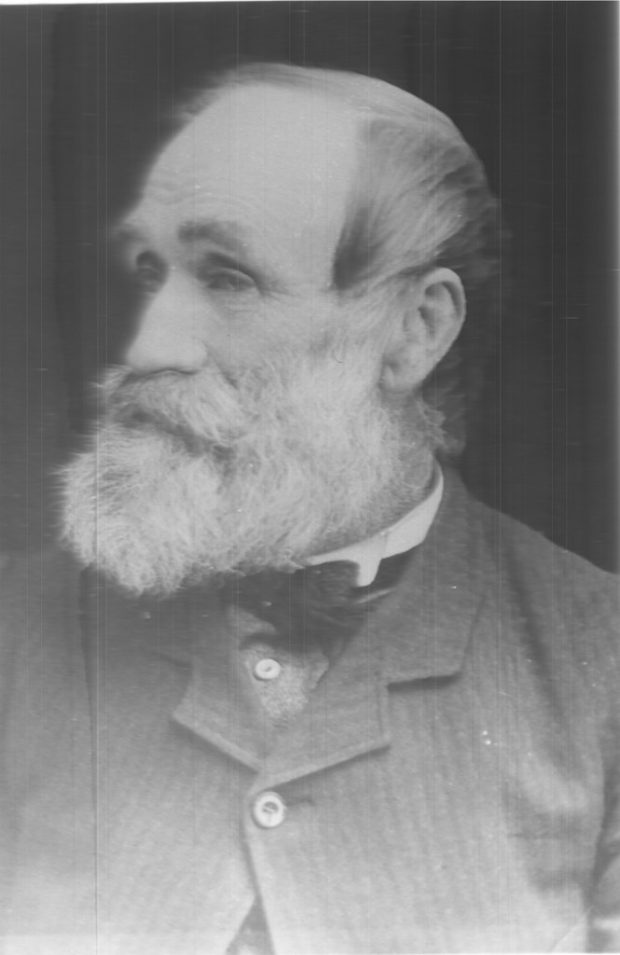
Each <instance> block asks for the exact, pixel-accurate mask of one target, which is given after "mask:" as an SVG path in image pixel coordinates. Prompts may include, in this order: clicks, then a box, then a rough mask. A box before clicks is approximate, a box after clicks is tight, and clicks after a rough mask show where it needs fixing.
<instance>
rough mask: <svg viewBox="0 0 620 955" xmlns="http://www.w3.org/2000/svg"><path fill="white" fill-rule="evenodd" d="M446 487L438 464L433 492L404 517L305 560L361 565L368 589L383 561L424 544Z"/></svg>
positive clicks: (308, 562)
mask: <svg viewBox="0 0 620 955" xmlns="http://www.w3.org/2000/svg"><path fill="white" fill-rule="evenodd" d="M443 485H444V481H443V474H442V471H441V468H440V467H439V465H435V471H434V473H433V479H432V481H431V487H430V491H429V492H428V494H427V496H426V497H425V498H424V500H423V501H421V502H420V503H419V504H417V505H416V506H415V507H414V508H412V509H411V510H410V511H408V512H407V514H405V515H404V517H401V518H400V520H398V521H396V522H395V523H394V524H390V526H389V527H386V528H384V529H383V530H381V531H379V532H378V533H377V534H373V535H372V537H368V538H366V539H365V540H363V541H359V542H357V543H355V544H349V545H348V546H347V547H340V548H339V549H338V550H333V551H330V552H329V553H328V554H318V555H316V556H314V557H309V558H308V559H307V560H306V561H305V563H306V565H307V566H309V567H311V566H314V565H316V564H328V563H331V562H333V561H340V560H345V561H349V562H350V563H353V564H356V565H357V586H358V587H367V586H368V585H369V584H371V583H372V582H373V580H374V579H375V577H376V576H377V571H378V569H379V564H380V563H381V561H382V560H385V558H386V557H395V556H396V555H397V554H404V553H406V552H407V551H408V550H412V548H414V547H418V546H419V545H420V544H421V543H422V542H423V541H424V539H425V538H426V535H427V534H428V531H429V529H430V527H431V525H432V523H433V521H434V520H435V516H436V514H437V511H438V510H439V506H440V504H441V499H442V496H443Z"/></svg>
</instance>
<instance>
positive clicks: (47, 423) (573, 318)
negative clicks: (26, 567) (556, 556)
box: [0, 0, 618, 568]
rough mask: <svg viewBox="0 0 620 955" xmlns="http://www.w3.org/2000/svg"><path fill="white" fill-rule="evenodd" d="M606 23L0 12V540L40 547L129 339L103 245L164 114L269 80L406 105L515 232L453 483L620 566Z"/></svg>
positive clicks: (348, 10)
mask: <svg viewBox="0 0 620 955" xmlns="http://www.w3.org/2000/svg"><path fill="white" fill-rule="evenodd" d="M616 20H617V9H616V5H615V4H614V3H607V2H602V3H599V2H574V3H573V2H570V3H562V2H556V3H547V2H523V3H521V2H510V3H502V2H481V3H475V2H472V3H469V2H457V3H452V2H442V3H434V2H423V3H407V2H402V3H391V2H383V0H380V2H370V3H359V2H344V3H339V2H329V3H327V2H318V3H317V2H307V3H302V2H293V3H191V4H182V3H176V4H140V5H109V6H107V5H93V6H90V5H78V6H65V7H60V6H59V7H32V6H31V7H5V8H2V9H0V136H1V137H2V138H1V150H0V276H1V279H2V285H1V290H0V309H1V311H0V320H1V322H2V332H1V338H0V345H1V347H2V352H1V354H0V424H1V426H2V434H3V440H2V445H1V447H0V455H1V456H0V465H1V468H2V483H1V485H0V521H1V526H2V534H3V545H4V546H5V547H9V548H17V549H23V548H26V547H38V546H40V544H41V543H42V542H43V543H45V542H46V541H47V540H48V539H49V538H50V536H51V534H52V527H51V524H52V521H51V518H50V514H51V513H52V508H51V500H50V496H49V493H48V491H47V488H48V485H49V482H48V481H47V480H46V478H45V475H46V473H47V471H48V470H49V468H50V466H51V465H53V464H55V463H56V462H57V461H58V460H60V459H61V458H62V456H63V454H65V453H66V449H67V448H68V447H69V446H70V445H71V441H72V435H73V434H75V432H76V431H79V429H80V428H81V427H82V426H83V423H84V408H85V404H84V386H85V382H86V381H88V380H89V379H90V378H91V377H92V375H93V373H94V372H95V370H96V368H97V367H98V366H99V365H101V364H102V363H103V362H105V361H107V360H109V359H110V358H112V359H113V358H114V357H115V356H116V355H117V354H118V348H119V346H120V344H121V343H122V341H123V339H124V338H125V337H126V335H127V327H128V326H127V313H128V297H127V290H126V289H124V288H123V285H122V282H121V281H120V280H119V278H118V276H116V275H115V274H114V267H113V264H112V263H111V262H110V261H109V260H108V251H107V244H106V241H105V224H106V223H107V222H108V221H109V220H110V218H113V217H114V216H115V215H116V214H117V213H118V212H119V211H120V210H122V208H123V207H124V206H125V205H126V204H127V203H128V202H129V201H130V199H131V196H132V194H133V192H134V190H135V187H136V184H137V182H139V179H140V174H141V170H142V168H143V164H144V162H145V160H146V159H147V158H148V157H149V155H150V154H151V153H152V150H153V148H154V147H156V146H157V144H158V143H159V142H160V141H161V138H162V136H163V134H164V123H163V116H164V111H165V110H166V109H167V108H168V105H169V103H170V101H171V100H172V99H174V97H175V96H176V95H178V94H181V93H183V92H184V91H186V90H187V89H188V87H192V86H194V85H195V84H196V83H197V82H199V80H200V77H201V76H202V75H203V74H204V73H205V72H206V71H207V70H208V69H209V68H210V67H212V66H214V65H217V64H218V63H221V62H224V63H226V64H230V63H231V62H234V61H235V59H236V58H237V57H242V58H244V59H248V58H260V59H276V60H283V61H290V62H294V63H300V64H304V63H307V64H312V65H325V66H335V67H343V68H348V69H353V70H357V71H359V72H370V73H371V74H373V75H377V76H380V77H382V78H384V79H387V80H390V81H392V82H395V83H397V84H399V85H402V86H403V87H405V88H406V89H409V90H411V91H412V92H414V93H416V94H418V95H420V96H422V97H423V98H425V99H427V100H429V101H431V102H432V103H434V104H436V105H437V106H438V107H439V108H440V109H442V110H444V111H445V112H447V113H448V114H449V115H450V116H451V117H452V118H453V119H454V120H455V122H456V123H457V125H458V126H459V127H460V128H461V130H462V131H463V133H464V135H465V137H466V139H467V140H468V141H469V142H470V143H471V144H472V145H473V146H474V148H475V149H476V151H477V152H478V154H479V155H480V156H481V158H482V159H483V161H484V163H485V165H486V168H487V170H488V174H489V178H490V181H491V184H492V187H493V189H494V191H495V192H496V193H497V194H498V195H499V196H500V198H501V200H502V203H503V208H504V213H505V219H506V221H507V223H508V226H509V228H510V230H511V232H512V236H513V240H512V252H511V265H510V270H509V271H508V268H507V271H506V276H507V277H508V274H509V273H510V277H511V281H512V286H513V294H512V298H511V302H510V307H509V308H508V309H507V310H506V311H505V312H504V314H503V315H502V317H501V321H500V323H499V326H498V327H499V348H498V351H497V354H496V356H495V357H494V358H493V359H492V361H491V362H490V364H489V368H488V376H487V384H486V390H485V393H484V400H483V406H482V410H481V414H480V418H479V420H478V421H477V423H476V425H475V427H474V428H473V430H472V433H471V435H470V440H469V447H468V450H467V452H466V454H465V456H464V458H463V460H462V462H461V468H462V471H463V474H464V476H465V478H466V480H467V482H468V484H469V486H470V487H471V488H472V490H473V491H474V492H475V493H476V494H477V495H478V496H479V497H481V498H482V499H484V500H486V501H488V502H490V503H492V504H494V505H495V506H498V507H500V508H501V509H503V510H504V511H506V512H508V513H510V514H513V515H514V516H516V517H518V518H520V519H521V520H524V521H525V522H526V523H528V524H530V525H531V526H533V527H535V528H537V529H539V530H541V531H543V532H544V533H546V534H547V535H548V536H549V537H551V538H552V539H553V540H555V541H557V542H558V543H560V544H562V545H564V546H566V547H568V548H570V549H572V550H575V551H577V552H578V553H581V554H583V555H585V556H586V557H588V558H589V559H590V560H593V561H594V562H596V563H598V564H600V565H601V566H604V567H607V568H615V567H617V551H616V539H617V494H616V473H617V467H616V454H617V450H616V448H617V436H616V428H617V417H616V377H617V354H616V329H615V316H616V311H615V309H616V298H615V280H614V270H615V267H616V254H617V250H616V245H615V225H616V201H617V194H616V179H615V176H616V161H617V135H618V130H617V118H616V84H615V67H616V50H615V38H616Z"/></svg>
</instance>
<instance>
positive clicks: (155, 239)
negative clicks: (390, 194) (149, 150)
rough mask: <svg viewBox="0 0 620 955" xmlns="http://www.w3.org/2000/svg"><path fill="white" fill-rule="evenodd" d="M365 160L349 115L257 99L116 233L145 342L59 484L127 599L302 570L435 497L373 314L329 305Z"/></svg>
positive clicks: (170, 152)
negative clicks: (138, 302)
mask: <svg viewBox="0 0 620 955" xmlns="http://www.w3.org/2000/svg"><path fill="white" fill-rule="evenodd" d="M355 149H356V147H355V124H354V122H353V119H352V118H351V116H350V115H349V113H348V112H347V111H346V110H344V109H343V108H342V107H341V106H337V105H335V104H334V103H332V102H331V100H330V101H329V102H328V101H326V100H325V99H323V98H319V97H314V96H310V95H309V94H305V93H303V94H302V93H299V92H298V91H289V90H280V89H276V88H268V87H252V88H243V89H240V90H237V91H234V92H231V93H228V94H226V95H225V96H224V97H223V98H222V99H220V100H218V101H217V102H216V103H215V104H214V105H212V106H211V107H209V108H208V110H207V111H206V112H205V113H203V114H202V115H201V116H199V117H198V118H197V119H196V120H194V121H193V122H192V123H191V124H190V125H189V126H188V127H186V128H185V130H184V131H183V132H182V133H181V134H180V135H179V136H178V137H177V139H175V140H174V141H173V142H172V143H171V144H170V145H169V146H168V147H167V148H166V149H165V150H164V152H163V153H162V154H161V155H160V157H159V159H158V160H157V162H156V163H155V165H154V167H153V169H152V171H151V173H150V176H149V177H148V179H147V181H146V184H145V188H144V192H143V196H142V199H141V201H140V203H139V205H138V207H137V209H136V210H135V211H134V212H133V213H132V214H131V216H130V217H129V219H128V221H127V223H126V226H125V229H124V232H125V235H126V239H127V248H126V255H127V261H128V263H129V266H130V268H132V269H133V270H134V271H135V272H136V274H137V276H138V278H139V279H140V280H141V281H142V283H143V284H144V288H145V300H144V306H143V309H142V313H141V315H140V316H139V322H138V328H137V331H136V336H135V338H134V340H133V342H132V343H131V345H130V346H129V349H128V351H127V355H126V367H125V368H123V369H120V370H118V371H115V372H112V373H109V374H108V378H107V381H106V382H105V383H104V387H103V392H102V394H103V401H102V408H103V413H102V417H101V421H100V422H99V426H98V429H97V431H96V433H95V435H94V436H93V438H92V443H91V446H90V448H89V449H88V450H86V451H84V452H82V453H81V454H80V455H78V456H77V457H76V458H75V459H74V461H73V462H72V463H71V464H70V465H69V466H68V467H67V469H66V473H65V479H64V499H65V507H64V529H65V537H66V538H67V540H68V541H69V543H70V545H71V546H72V548H73V549H74V550H75V551H76V552H77V554H78V556H79V557H80V558H81V559H82V560H83V561H84V562H85V563H95V564H96V565H97V566H99V567H100V569H102V570H103V571H104V572H106V573H108V574H109V575H110V576H111V577H113V578H115V579H116V580H117V581H119V582H120V583H122V584H123V585H124V586H125V587H127V588H129V589H130V590H132V591H134V592H138V593H140V592H145V591H151V592H159V593H171V592H173V591H175V590H176V589H178V588H179V587H180V586H182V585H183V584H184V583H188V582H203V581H205V580H208V579H209V578H210V577H212V576H214V575H221V574H225V573H229V572H231V571H235V570H239V569H241V570H243V571H251V570H255V569H260V568H263V567H266V566H269V567H290V566H293V565H294V564H295V562H296V561H299V560H302V559H303V558H304V557H305V556H310V555H311V554H316V553H320V552H321V551H322V550H326V549H328V548H331V547H334V546H338V545H340V544H343V543H346V542H349V541H352V540H355V539H360V538H362V537H363V536H365V535H366V534H368V533H370V532H372V531H373V530H376V529H378V527H380V526H381V525H383V524H385V522H386V520H388V519H390V518H393V517H394V516H395V515H396V514H397V513H399V512H400V511H402V509H403V507H404V506H405V505H406V504H407V503H408V502H410V500H411V499H412V497H415V494H416V491H417V492H419V490H420V487H421V486H422V485H423V484H424V481H425V480H426V477H427V473H428V471H427V467H426V465H427V458H426V457H424V459H423V460H422V458H421V457H420V454H421V447H420V446H416V441H415V437H414V440H413V441H412V442H409V443H406V442H405V441H404V440H403V439H404V434H405V430H406V429H404V427H403V422H402V419H401V417H400V416H398V415H396V414H395V412H394V409H393V408H390V407H388V405H387V404H386V402H384V400H383V398H382V395H381V389H380V383H379V378H380V373H381V348H380V347H379V340H380V337H381V332H380V330H379V331H378V330H377V327H378V325H380V323H378V322H377V316H376V315H373V314H371V313H370V310H369V308H368V306H367V304H366V307H364V305H361V306H360V305H358V306H357V307H356V308H353V307H352V306H351V305H348V306H346V305H343V304H341V303H339V301H338V300H337V298H336V296H335V295H334V294H333V292H332V291H331V288H330V285H331V268H332V262H333V257H334V252H335V248H336V244H337V241H338V237H339V235H340V230H341V227H342V223H343V220H344V214H345V207H346V200H347V196H348V193H349V189H350V186H351V177H352V176H353V173H354V168H355ZM411 430H412V429H411V426H410V425H409V426H408V433H409V435H411ZM416 456H417V457H416ZM416 462H417V464H418V465H420V466H419V468H418V471H417V472H416ZM422 465H424V467H423V466H422ZM416 479H419V482H420V487H417V488H416Z"/></svg>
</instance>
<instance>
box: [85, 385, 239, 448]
mask: <svg viewBox="0 0 620 955" xmlns="http://www.w3.org/2000/svg"><path fill="white" fill-rule="evenodd" d="M99 391H100V396H101V409H102V417H103V419H104V420H107V421H110V422H113V423H115V424H118V425H121V426H123V427H126V428H129V429H135V430H151V431H155V432H159V433H165V434H167V435H169V436H170V437H172V438H175V439H177V440H179V441H181V442H182V443H183V445H184V446H185V448H186V449H187V450H188V451H189V452H190V453H191V454H203V453H213V452H216V453H224V452H225V451H226V450H227V449H229V448H230V447H231V445H233V444H234V443H236V441H238V440H239V438H240V437H241V436H242V435H243V433H245V431H246V430H247V413H246V412H244V410H243V408H242V402H241V397H240V394H239V391H238V389H237V388H236V387H235V386H234V385H233V384H232V383H231V382H229V381H228V380H226V379H225V377H224V376H223V375H222V374H221V373H219V372H218V371H214V370H208V371H204V372H202V373H201V374H200V375H193V376H191V378H190V377H189V376H182V377H181V376H180V375H178V374H175V373H174V372H163V373H161V374H158V375H153V376H149V377H144V378H139V377H137V376H135V375H133V374H132V373H128V372H126V371H125V370H124V369H115V370H113V371H112V372H109V373H108V374H107V375H106V377H105V379H104V380H103V382H102V384H101V385H100V386H99ZM244 426H245V427H244Z"/></svg>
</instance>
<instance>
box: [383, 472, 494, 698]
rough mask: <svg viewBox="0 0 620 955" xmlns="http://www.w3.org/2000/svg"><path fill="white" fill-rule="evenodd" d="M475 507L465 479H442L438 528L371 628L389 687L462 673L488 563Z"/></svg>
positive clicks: (415, 555)
mask: <svg viewBox="0 0 620 955" xmlns="http://www.w3.org/2000/svg"><path fill="white" fill-rule="evenodd" d="M476 506H477V505H476V504H475V503H474V502H473V501H472V500H471V499H470V498H469V496H468V494H467V491H466V490H465V488H464V486H463V484H462V482H461V480H460V478H459V477H458V476H457V475H456V473H454V472H452V471H451V470H448V471H446V474H445V492H444V497H443V500H442V504H441V506H440V508H439V511H438V514H437V517H436V519H435V522H434V524H433V526H432V528H431V530H430V532H429V534H428V535H427V538H426V540H425V541H424V543H423V545H421V546H420V547H419V548H418V549H417V550H416V551H415V552H414V553H413V556H412V560H411V562H410V563H409V565H408V567H407V568H406V570H405V573H404V575H403V577H402V578H401V580H400V583H399V585H398V587H397V588H396V590H395V591H394V593H393V594H391V595H390V597H388V598H387V599H386V600H385V601H384V603H383V604H382V605H381V606H380V607H379V608H378V609H377V611H376V614H375V615H374V616H373V621H372V629H373V631H374V633H375V636H376V640H377V644H378V646H379V647H380V653H381V655H382V670H383V674H384V678H385V680H386V682H388V683H403V682H407V681H409V680H416V679H424V678H430V677H445V676H450V675H453V674H455V673H457V672H458V671H459V670H460V669H461V666H462V664H463V659H464V656H465V652H466V650H467V646H468V643H469V638H470V634H471V632H472V628H473V625H474V622H475V619H476V617H477V615H478V613H479V611H480V607H481V603H482V598H483V591H484V588H483V583H484V576H485V575H484V569H483V563H484V557H483V548H482V541H481V540H480V524H479V520H478V519H476V515H475V509H476Z"/></svg>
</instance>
